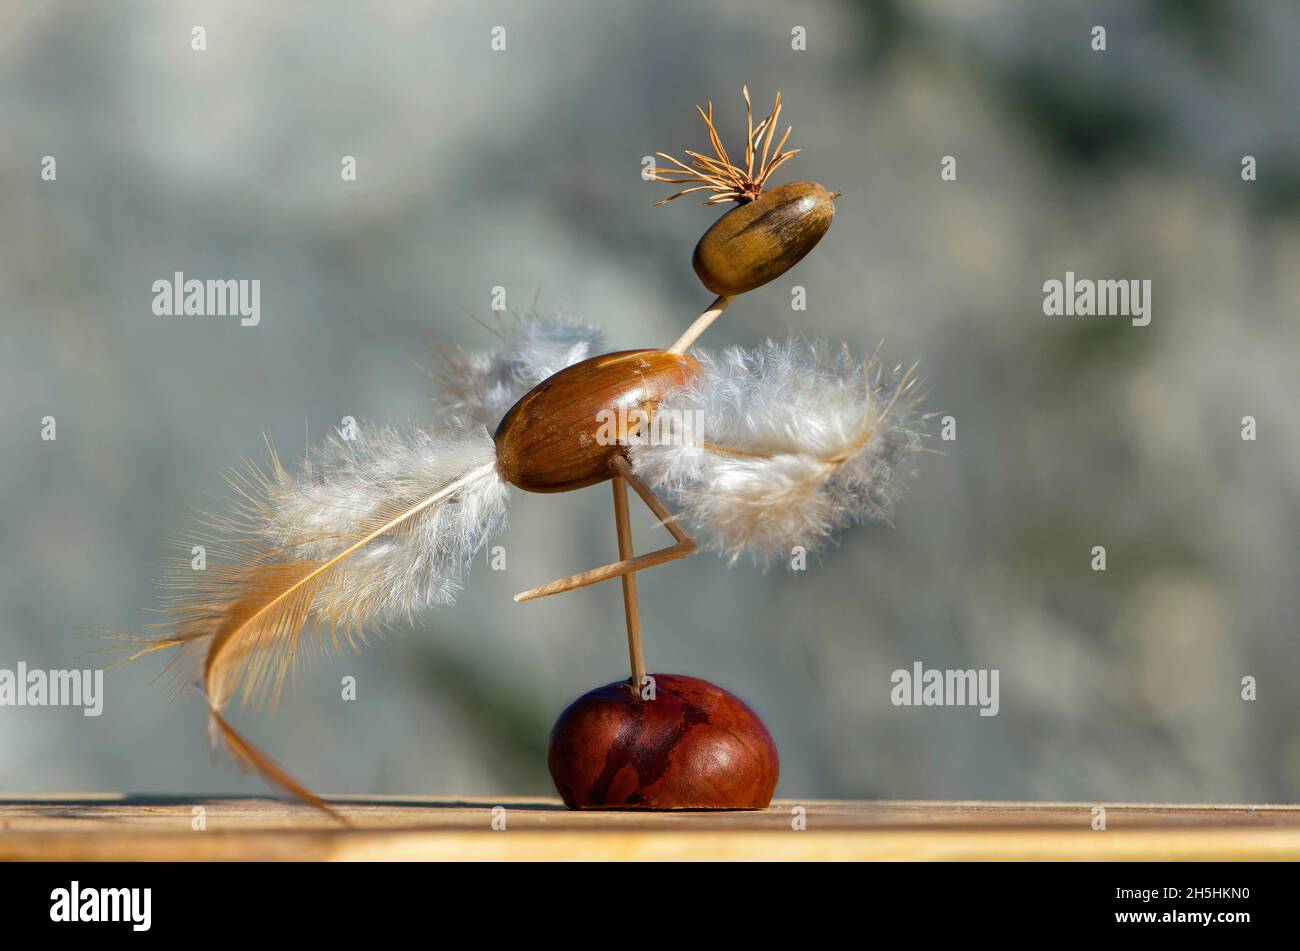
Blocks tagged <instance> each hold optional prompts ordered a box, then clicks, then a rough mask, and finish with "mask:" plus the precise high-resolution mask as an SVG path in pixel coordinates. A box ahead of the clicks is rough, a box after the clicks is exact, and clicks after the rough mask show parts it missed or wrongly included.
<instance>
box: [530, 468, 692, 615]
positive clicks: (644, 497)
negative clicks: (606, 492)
mask: <svg viewBox="0 0 1300 951" xmlns="http://www.w3.org/2000/svg"><path fill="white" fill-rule="evenodd" d="M612 464H613V466H614V469H615V471H616V472H617V473H618V475H619V476H621V477H622V478H623V479H625V480H626V481H627V484H628V485H630V486H631V487H632V490H633V491H634V492H636V494H637V495H638V496H639V497H640V498H641V501H642V502H644V503H645V504H646V508H648V509H650V511H651V512H653V513H654V514H655V517H656V518H658V519H659V521H660V523H661V524H662V525H663V527H664V528H666V529H668V532H669V534H671V535H672V536H673V538H675V539H676V540H677V544H676V545H671V546H669V547H668V548H660V549H659V550H658V551H652V552H649V553H647V554H644V555H637V556H636V557H634V558H624V559H621V560H619V561H616V562H614V563H612V564H608V565H602V566H601V567H599V568H592V569H591V570H590V571H583V572H580V573H579V574H576V575H570V576H569V577H567V578H560V579H559V580H557V581H552V582H551V583H550V584H544V585H542V586H540V587H537V588H530V589H529V590H527V591H521V592H520V593H519V594H517V595H515V600H516V601H534V600H536V599H537V598H545V597H548V596H549V595H552V594H561V593H562V592H565V591H572V590H574V589H575V588H583V587H586V586H587V585H589V584H595V583H596V582H598V581H606V580H608V579H610V578H620V577H624V576H627V575H631V574H635V573H636V572H638V571H642V570H644V569H646V568H653V567H654V566H656V565H662V564H665V563H666V562H670V561H676V560H677V559H678V558H685V557H686V556H687V555H690V554H691V553H693V552H694V551H695V548H696V545H695V539H693V538H691V536H690V535H688V534H686V532H685V531H684V530H683V529H682V527H681V526H680V525H678V524H677V520H676V519H675V518H674V516H673V514H672V513H671V512H670V511H668V507H667V506H665V505H664V504H663V502H662V501H660V499H659V496H657V495H655V494H654V492H653V491H651V489H650V487H649V486H648V485H646V484H645V483H644V482H642V481H641V479H640V478H639V477H638V476H637V475H636V473H634V472H633V471H632V466H631V464H630V463H629V462H628V461H627V459H626V458H624V457H623V456H615V457H614V461H613V463H612Z"/></svg>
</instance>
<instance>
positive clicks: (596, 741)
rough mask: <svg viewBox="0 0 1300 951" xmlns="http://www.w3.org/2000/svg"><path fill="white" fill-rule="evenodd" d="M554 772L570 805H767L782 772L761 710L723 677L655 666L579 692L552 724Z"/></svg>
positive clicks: (732, 807)
mask: <svg viewBox="0 0 1300 951" xmlns="http://www.w3.org/2000/svg"><path fill="white" fill-rule="evenodd" d="M548 765H549V766H550V770H551V779H553V780H554V781H555V788H556V789H557V790H559V793H560V796H561V797H562V798H563V799H564V804H565V805H566V806H568V807H569V808H570V809H763V808H765V807H766V806H767V804H768V803H769V802H771V800H772V792H773V790H775V789H776V780H777V776H778V774H779V772H780V763H779V761H778V759H777V753H776V744H774V743H773V742H772V737H771V735H770V734H769V733H768V732H767V728H766V727H764V726H763V723H762V721H761V720H759V718H758V716H757V715H756V714H755V713H754V711H753V710H751V709H750V708H749V707H748V706H746V705H745V703H744V702H743V701H742V700H741V699H740V698H739V697H737V696H735V695H734V694H731V693H728V692H727V691H725V690H723V689H722V688H721V687H718V686H715V685H714V684H711V683H709V682H708V681H707V680H700V679H698V678H696V677H685V676H682V675H680V674H657V675H655V685H654V699H653V700H643V699H641V697H640V695H638V694H635V693H633V692H632V690H631V688H630V687H629V686H628V682H627V681H619V682H616V683H612V684H606V685H605V686H604V687H598V688H596V689H595V690H592V691H591V692H590V693H586V694H583V695H582V696H581V697H579V698H578V699H577V700H575V701H573V703H571V704H570V705H569V707H568V709H566V710H565V711H564V712H563V713H562V714H560V718H559V720H557V721H556V723H555V727H554V728H553V729H552V730H551V744H550V753H549V756H548Z"/></svg>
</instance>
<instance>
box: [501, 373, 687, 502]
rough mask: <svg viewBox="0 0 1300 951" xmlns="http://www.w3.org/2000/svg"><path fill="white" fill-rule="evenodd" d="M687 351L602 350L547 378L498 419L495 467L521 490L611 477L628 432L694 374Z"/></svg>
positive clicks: (568, 485) (561, 488) (548, 489)
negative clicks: (614, 463) (614, 461)
mask: <svg viewBox="0 0 1300 951" xmlns="http://www.w3.org/2000/svg"><path fill="white" fill-rule="evenodd" d="M701 372H702V370H701V367H700V363H699V361H698V360H696V359H695V358H694V357H692V356H691V355H690V354H676V353H669V352H668V351H666V350H621V351H619V352H617V353H603V354H601V355H600V356H596V357H591V358H589V359H587V360H583V361H581V362H580V363H575V364H573V365H572V366H569V367H566V368H565V369H563V370H561V371H559V372H558V373H555V374H553V375H552V376H549V377H547V378H546V379H545V380H543V381H542V382H541V383H539V384H538V385H537V386H535V387H533V389H531V390H530V391H529V392H528V393H526V394H525V395H524V396H523V397H522V398H521V399H520V400H519V402H517V403H516V404H515V405H514V406H513V407H511V409H510V411H509V412H508V413H506V415H505V416H504V417H503V418H502V419H501V422H500V424H499V425H498V426H497V431H496V435H495V436H494V437H493V438H494V440H495V442H496V447H497V466H498V469H499V470H500V472H501V475H502V476H503V477H504V478H505V480H506V481H507V482H509V483H510V484H511V485H514V486H516V487H518V488H520V489H524V490H525V491H527V492H567V491H569V490H571V489H580V488H583V487H584V486H588V485H595V484H596V483H597V482H603V481H605V480H606V479H608V478H610V477H611V476H612V474H613V470H612V469H611V468H610V463H611V462H612V461H613V458H614V456H615V455H618V454H619V453H621V452H623V449H624V447H625V446H626V445H627V442H628V435H629V433H628V431H629V429H632V428H634V427H636V426H637V425H638V423H639V422H640V421H643V420H644V421H648V420H649V418H650V416H651V415H653V413H654V411H655V409H656V408H657V407H658V405H659V402H660V401H661V400H662V399H663V397H664V396H665V395H666V394H667V393H669V392H671V391H672V390H675V389H677V388H678V387H680V386H681V385H682V384H684V383H686V382H687V381H689V380H690V379H691V378H692V377H694V376H696V375H697V374H699V373H701Z"/></svg>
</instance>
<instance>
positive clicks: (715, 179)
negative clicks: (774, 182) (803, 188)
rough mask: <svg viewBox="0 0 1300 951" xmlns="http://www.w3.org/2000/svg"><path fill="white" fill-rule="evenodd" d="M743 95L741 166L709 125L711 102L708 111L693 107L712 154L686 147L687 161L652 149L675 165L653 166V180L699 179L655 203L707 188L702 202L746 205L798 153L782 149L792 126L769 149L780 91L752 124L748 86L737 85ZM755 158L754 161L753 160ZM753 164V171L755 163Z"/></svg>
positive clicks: (795, 150) (711, 120) (677, 182)
mask: <svg viewBox="0 0 1300 951" xmlns="http://www.w3.org/2000/svg"><path fill="white" fill-rule="evenodd" d="M741 89H742V91H743V93H744V95H745V120H746V124H747V126H748V130H749V131H748V134H747V135H746V136H745V164H744V166H743V167H742V166H739V165H735V164H733V163H732V161H731V158H730V156H728V155H727V150H726V149H725V148H724V147H723V145H722V139H721V138H719V136H718V130H717V128H715V127H714V125H713V103H712V102H710V103H709V108H708V111H707V112H706V111H705V110H704V109H701V108H700V107H699V106H696V107H695V109H696V111H697V112H699V114H700V118H701V119H703V120H704V124H705V125H706V126H707V127H708V130H709V143H710V144H711V145H712V146H713V153H714V157H712V158H710V157H709V156H707V155H702V154H700V153H699V152H692V151H690V150H689V149H687V150H686V155H687V156H688V157H689V158H690V159H691V164H690V165H686V164H685V163H683V162H681V161H679V160H677V159H675V158H673V157H672V156H671V155H666V154H664V153H663V152H656V153H655V154H656V155H658V156H659V157H660V158H662V159H664V160H666V161H668V162H672V163H673V165H675V166H677V167H676V168H656V169H655V170H654V173H653V174H652V176H651V177H652V178H653V180H654V181H657V182H672V183H674V184H686V183H688V182H700V184H698V185H693V186H692V187H690V188H685V189H682V190H681V191H679V192H677V194H675V195H670V196H668V197H667V198H664V199H662V200H660V201H657V202H655V204H656V205H663V204H666V203H667V202H670V201H672V200H673V199H674V198H681V197H682V196H683V195H689V194H690V193H691V192H699V191H709V192H713V194H712V195H710V196H709V199H708V200H707V201H706V202H704V204H706V205H721V204H723V203H725V202H729V201H734V202H737V203H739V204H742V205H743V204H746V203H748V202H751V201H754V200H755V199H757V198H758V197H759V196H760V195H761V194H763V186H764V185H765V184H766V183H767V180H768V178H770V177H771V175H772V173H773V172H775V171H776V170H777V169H778V168H780V167H781V166H782V165H784V164H785V163H786V162H788V161H789V160H790V159H792V158H794V156H796V155H798V154H799V152H800V151H801V150H800V149H791V150H790V151H788V152H782V151H781V150H782V149H783V148H785V143H786V140H787V139H789V138H790V132H791V131H792V130H793V128H794V127H793V126H787V127H786V130H785V135H783V136H781V140H780V141H779V142H778V143H777V145H776V149H775V150H773V149H772V147H771V146H772V133H773V132H775V131H776V124H777V120H778V119H779V118H780V117H781V93H780V92H778V93H777V94H776V101H775V102H774V103H773V104H772V114H771V115H769V116H768V117H767V118H766V119H764V120H763V121H762V122H760V123H759V124H758V125H757V126H755V125H754V112H753V109H752V108H751V106H750V103H749V87H748V86H743V87H741ZM759 140H762V142H763V151H762V154H761V155H760V154H759V151H758V143H759ZM756 159H757V163H756V162H755V160H756ZM756 164H757V170H756V169H755V165H756Z"/></svg>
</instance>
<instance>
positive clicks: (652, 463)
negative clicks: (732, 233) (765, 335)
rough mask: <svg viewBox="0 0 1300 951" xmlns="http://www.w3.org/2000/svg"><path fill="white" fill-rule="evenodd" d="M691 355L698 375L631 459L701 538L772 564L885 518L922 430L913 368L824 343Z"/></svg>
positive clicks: (667, 405)
mask: <svg viewBox="0 0 1300 951" xmlns="http://www.w3.org/2000/svg"><path fill="white" fill-rule="evenodd" d="M693 352H694V351H693ZM694 353H695V356H697V357H698V358H699V360H700V362H701V364H702V365H703V367H704V373H703V375H702V376H700V377H697V378H696V379H695V380H694V381H692V382H691V383H689V384H687V385H686V386H685V387H683V388H682V389H680V390H678V391H677V392H675V393H673V394H670V395H669V396H668V397H667V398H666V399H665V400H664V405H663V407H661V409H660V410H659V416H660V427H659V429H658V431H657V432H656V433H652V434H651V435H652V438H651V440H650V444H646V445H638V446H633V447H631V450H630V455H631V458H632V463H633V466H634V467H635V469H636V471H637V472H638V473H639V474H640V475H641V476H642V477H643V478H645V479H646V480H647V481H648V482H650V483H651V484H652V485H654V486H656V487H659V488H662V489H665V490H667V491H668V492H670V493H672V494H674V495H675V496H676V497H677V499H678V501H679V502H680V504H681V506H682V507H683V508H684V515H685V517H686V520H687V522H688V523H689V524H690V525H691V526H692V527H693V528H694V530H695V531H697V532H698V533H699V534H700V535H701V537H702V540H704V541H705V542H706V543H708V544H709V545H710V546H711V547H713V548H715V549H717V550H719V551H721V552H722V553H724V554H726V555H728V556H730V558H731V559H732V560H733V561H734V560H735V559H737V558H739V557H740V556H741V555H746V554H747V555H750V556H752V557H753V559H754V560H755V561H756V562H757V563H760V564H766V563H769V562H770V561H772V560H773V559H776V558H785V557H788V556H789V554H790V550H791V548H792V547H793V546H795V545H802V546H804V547H805V548H807V549H809V550H815V549H817V548H819V547H821V546H823V545H824V544H825V543H826V542H827V541H829V540H830V539H831V538H832V536H833V534H834V533H835V532H836V531H837V530H838V529H841V528H843V527H845V526H847V525H849V524H852V523H854V522H858V521H862V520H865V519H870V518H880V519H883V518H885V517H887V515H888V513H889V510H890V508H891V506H892V504H893V502H894V501H895V499H896V498H897V496H898V494H899V491H900V489H901V487H902V482H903V476H904V475H905V474H907V470H908V460H909V458H910V456H911V455H912V453H914V452H915V451H916V450H917V449H918V448H919V446H920V442H921V436H922V432H921V427H922V424H923V422H924V417H922V416H919V415H918V414H917V412H916V402H917V395H916V392H915V385H914V384H915V380H914V379H913V378H912V376H911V374H910V371H904V370H903V369H902V368H900V367H895V368H893V369H892V370H886V369H885V368H884V366H883V365H882V364H881V363H880V362H879V360H878V359H877V358H876V355H875V354H872V355H871V356H870V357H868V358H867V359H860V358H858V357H856V356H854V355H853V354H852V353H851V352H850V351H849V350H848V349H847V348H846V347H834V346H832V345H830V344H828V343H826V342H824V341H816V342H812V343H808V342H804V341H801V340H797V339H792V340H790V341H788V342H786V343H775V342H773V341H770V340H769V341H768V342H767V343H766V344H765V345H764V346H762V347H758V348H756V349H753V350H743V349H740V348H733V349H729V350H725V351H723V352H722V353H720V354H718V355H716V356H713V355H710V354H707V353H699V352H694Z"/></svg>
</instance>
